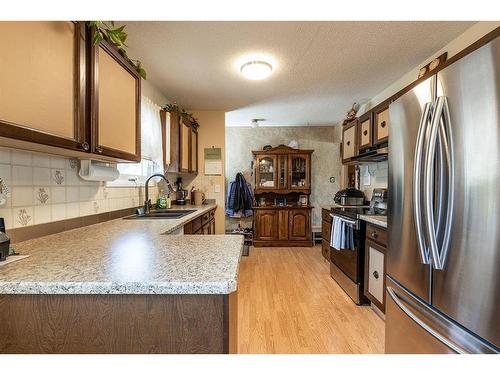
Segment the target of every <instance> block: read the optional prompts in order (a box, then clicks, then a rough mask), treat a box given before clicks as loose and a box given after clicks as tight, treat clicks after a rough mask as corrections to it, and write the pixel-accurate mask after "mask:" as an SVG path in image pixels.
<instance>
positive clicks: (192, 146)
mask: <svg viewBox="0 0 500 375" xmlns="http://www.w3.org/2000/svg"><path fill="white" fill-rule="evenodd" d="M189 150H190V153H191V155H190V158H189V173H192V174H198V130H196V129H195V128H193V127H191V129H190V135H189Z"/></svg>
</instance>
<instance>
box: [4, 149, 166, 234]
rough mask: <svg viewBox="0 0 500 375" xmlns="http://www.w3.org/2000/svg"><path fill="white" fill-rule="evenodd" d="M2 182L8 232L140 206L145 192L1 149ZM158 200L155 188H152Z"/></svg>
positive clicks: (56, 161)
mask: <svg viewBox="0 0 500 375" xmlns="http://www.w3.org/2000/svg"><path fill="white" fill-rule="evenodd" d="M0 178H1V179H2V180H3V181H4V183H5V184H6V185H7V187H8V188H9V190H10V197H8V199H7V202H6V204H5V205H3V206H0V217H3V218H5V221H6V226H7V229H10V228H18V227H22V226H29V225H35V224H42V223H48V222H52V221H58V220H64V219H70V218H74V217H79V216H87V215H92V214H97V213H102V212H108V211H115V210H120V209H123V208H130V207H136V206H139V205H141V204H142V202H143V200H144V198H143V197H144V194H143V191H142V190H143V188H140V187H106V185H105V183H104V182H91V181H85V180H83V179H81V178H80V177H79V176H78V161H77V160H76V159H72V158H65V157H59V156H51V155H48V154H40V153H35V152H26V151H20V150H14V149H7V148H1V147H0ZM151 190H153V192H152V197H153V199H155V196H156V195H157V192H156V190H157V189H151Z"/></svg>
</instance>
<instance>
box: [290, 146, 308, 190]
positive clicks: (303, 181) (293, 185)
mask: <svg viewBox="0 0 500 375" xmlns="http://www.w3.org/2000/svg"><path fill="white" fill-rule="evenodd" d="M310 165H311V155H309V154H293V155H289V156H288V168H289V181H288V188H289V189H293V190H310V189H311V168H310Z"/></svg>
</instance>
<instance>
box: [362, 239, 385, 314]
mask: <svg viewBox="0 0 500 375" xmlns="http://www.w3.org/2000/svg"><path fill="white" fill-rule="evenodd" d="M385 251H386V250H385V248H384V247H383V246H380V245H378V244H376V243H374V242H372V241H370V240H368V239H367V240H366V244H365V264H366V265H367V266H366V267H365V294H366V296H367V297H368V298H369V299H370V301H371V302H372V303H374V304H375V305H376V306H377V307H378V308H379V309H380V310H381V311H382V312H385Z"/></svg>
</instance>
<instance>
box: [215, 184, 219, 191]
mask: <svg viewBox="0 0 500 375" xmlns="http://www.w3.org/2000/svg"><path fill="white" fill-rule="evenodd" d="M214 193H220V185H219V184H215V185H214Z"/></svg>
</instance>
